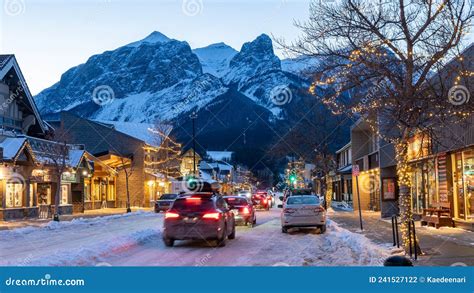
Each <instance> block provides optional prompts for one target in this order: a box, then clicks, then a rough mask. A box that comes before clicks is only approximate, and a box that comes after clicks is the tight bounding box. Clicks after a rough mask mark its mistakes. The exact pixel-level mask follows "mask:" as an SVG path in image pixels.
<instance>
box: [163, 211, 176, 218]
mask: <svg viewBox="0 0 474 293" xmlns="http://www.w3.org/2000/svg"><path fill="white" fill-rule="evenodd" d="M177 218H179V214H177V213H173V212H166V214H165V219H177Z"/></svg>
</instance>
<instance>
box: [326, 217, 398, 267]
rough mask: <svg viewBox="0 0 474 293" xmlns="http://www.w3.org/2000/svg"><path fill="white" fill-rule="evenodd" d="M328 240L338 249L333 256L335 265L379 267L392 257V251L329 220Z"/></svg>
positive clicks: (330, 244)
mask: <svg viewBox="0 0 474 293" xmlns="http://www.w3.org/2000/svg"><path fill="white" fill-rule="evenodd" d="M326 233H327V237H326V239H327V240H328V241H329V246H331V247H337V250H335V251H334V252H333V253H332V254H331V256H330V257H331V258H333V259H334V263H335V265H356V266H357V265H361V266H362V265H364V266H367V265H368V266H379V265H382V264H383V261H384V260H385V259H386V258H387V257H389V256H390V255H392V251H391V249H389V248H387V247H383V246H380V245H377V244H375V243H373V242H372V241H370V239H368V238H367V237H365V236H364V235H362V234H357V233H353V232H351V231H349V230H346V229H344V228H341V227H339V225H337V223H336V222H334V221H331V220H328V231H327V232H326Z"/></svg>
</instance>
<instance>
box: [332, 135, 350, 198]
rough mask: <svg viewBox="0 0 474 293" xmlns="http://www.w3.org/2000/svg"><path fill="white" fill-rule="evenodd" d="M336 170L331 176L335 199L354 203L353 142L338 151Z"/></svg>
mask: <svg viewBox="0 0 474 293" xmlns="http://www.w3.org/2000/svg"><path fill="white" fill-rule="evenodd" d="M336 168H337V169H336V171H335V172H334V174H332V176H330V177H331V178H330V181H331V182H330V184H332V192H333V197H332V200H334V201H344V202H347V203H352V200H353V196H352V194H353V192H352V148H351V143H348V144H346V145H345V146H343V147H342V148H341V149H339V150H338V151H336Z"/></svg>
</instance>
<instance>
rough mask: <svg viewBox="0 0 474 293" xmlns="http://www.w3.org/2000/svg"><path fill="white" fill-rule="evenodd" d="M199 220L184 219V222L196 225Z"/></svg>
mask: <svg viewBox="0 0 474 293" xmlns="http://www.w3.org/2000/svg"><path fill="white" fill-rule="evenodd" d="M197 220H198V218H184V219H183V221H184V222H185V223H187V224H192V223H196V222H197Z"/></svg>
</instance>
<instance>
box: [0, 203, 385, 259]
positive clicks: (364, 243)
mask: <svg viewBox="0 0 474 293" xmlns="http://www.w3.org/2000/svg"><path fill="white" fill-rule="evenodd" d="M279 214H280V210H279V209H276V208H274V209H272V210H271V211H269V212H265V211H262V212H258V215H257V218H258V220H257V226H256V227H255V228H247V227H238V228H237V236H236V239H235V240H230V241H228V243H227V246H226V247H222V248H215V247H212V246H210V245H208V244H207V243H206V242H198V241H178V242H177V243H176V244H175V247H172V248H167V247H165V246H164V244H163V242H162V241H161V226H162V221H163V215H162V214H155V213H152V212H138V213H132V214H128V215H119V216H108V217H101V218H94V219H77V220H73V221H71V222H60V223H54V222H53V223H50V224H48V225H46V226H44V227H41V228H37V227H29V228H20V229H15V230H10V231H0V265H20V266H35V265H90V266H94V265H112V266H274V265H276V266H278V265H282V266H285V265H291V266H293V265H294V266H301V265H312V266H341V265H342V266H346V265H381V264H382V262H383V260H384V259H385V258H386V257H387V256H389V255H390V249H389V248H388V247H381V246H378V245H375V244H373V243H372V242H370V241H369V240H368V239H367V238H365V236H363V235H360V234H356V233H352V232H350V231H348V230H345V229H343V228H340V227H339V226H338V225H337V224H336V223H334V222H332V221H329V224H328V230H327V232H326V233H325V234H318V231H315V230H307V231H291V230H290V233H288V234H283V233H281V227H280V220H279Z"/></svg>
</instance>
